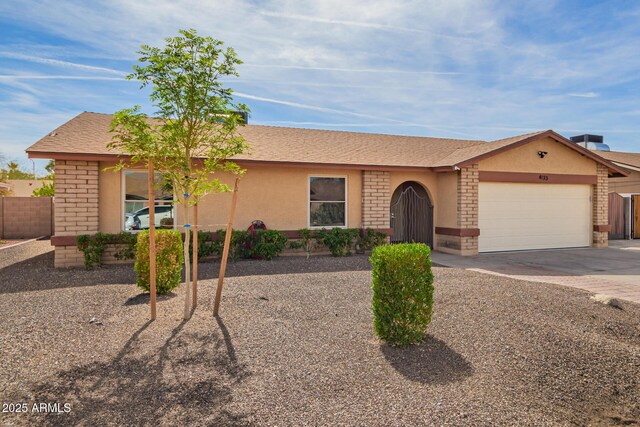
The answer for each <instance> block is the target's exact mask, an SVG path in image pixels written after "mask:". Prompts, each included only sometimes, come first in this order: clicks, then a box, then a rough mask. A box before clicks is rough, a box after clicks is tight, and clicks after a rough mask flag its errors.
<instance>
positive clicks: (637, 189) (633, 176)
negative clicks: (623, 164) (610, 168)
mask: <svg viewBox="0 0 640 427" xmlns="http://www.w3.org/2000/svg"><path fill="white" fill-rule="evenodd" d="M609 192H611V193H633V194H640V172H636V171H632V172H631V173H629V176H627V177H625V178H609Z"/></svg>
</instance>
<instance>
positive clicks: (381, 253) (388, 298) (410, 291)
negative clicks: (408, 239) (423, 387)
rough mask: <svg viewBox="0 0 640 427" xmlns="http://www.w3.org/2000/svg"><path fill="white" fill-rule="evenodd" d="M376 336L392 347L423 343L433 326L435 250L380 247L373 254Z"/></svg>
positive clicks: (417, 245) (414, 246)
mask: <svg viewBox="0 0 640 427" xmlns="http://www.w3.org/2000/svg"><path fill="white" fill-rule="evenodd" d="M370 259H371V264H372V266H373V273H372V277H373V278H372V285H371V287H372V288H373V301H372V306H373V316H374V321H373V325H374V329H375V333H376V335H377V336H378V337H379V338H380V339H382V340H384V341H386V342H387V343H389V344H392V345H408V344H413V343H417V342H420V341H422V340H423V338H424V333H425V331H426V330H427V326H429V323H430V322H431V312H432V308H433V274H432V273H431V250H430V249H429V247H428V246H427V245H425V244H422V243H402V244H397V245H384V246H378V247H377V248H375V249H374V250H373V253H372V254H371V258H370Z"/></svg>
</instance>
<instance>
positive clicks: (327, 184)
mask: <svg viewBox="0 0 640 427" xmlns="http://www.w3.org/2000/svg"><path fill="white" fill-rule="evenodd" d="M346 181H347V179H346V178H344V177H320V176H312V177H309V226H311V227H346V225H347V203H346V200H347V193H346V190H347V182H346Z"/></svg>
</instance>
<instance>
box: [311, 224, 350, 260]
mask: <svg viewBox="0 0 640 427" xmlns="http://www.w3.org/2000/svg"><path fill="white" fill-rule="evenodd" d="M357 236H358V229H357V228H338V227H335V228H333V229H331V230H329V231H327V230H326V229H324V228H323V229H322V230H319V231H318V232H317V233H316V240H317V242H318V243H320V244H323V245H325V246H326V247H327V248H329V251H330V252H331V255H333V256H347V255H351V248H352V247H353V241H354V240H355V239H356V237H357Z"/></svg>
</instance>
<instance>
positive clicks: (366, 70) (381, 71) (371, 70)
mask: <svg viewBox="0 0 640 427" xmlns="http://www.w3.org/2000/svg"><path fill="white" fill-rule="evenodd" d="M243 67H256V68H280V69H285V70H310V71H332V72H333V71H335V72H339V73H373V74H424V75H436V76H461V75H464V74H467V73H462V72H457V71H430V70H403V69H392V68H344V67H313V66H303V65H282V64H251V63H249V64H243Z"/></svg>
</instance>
